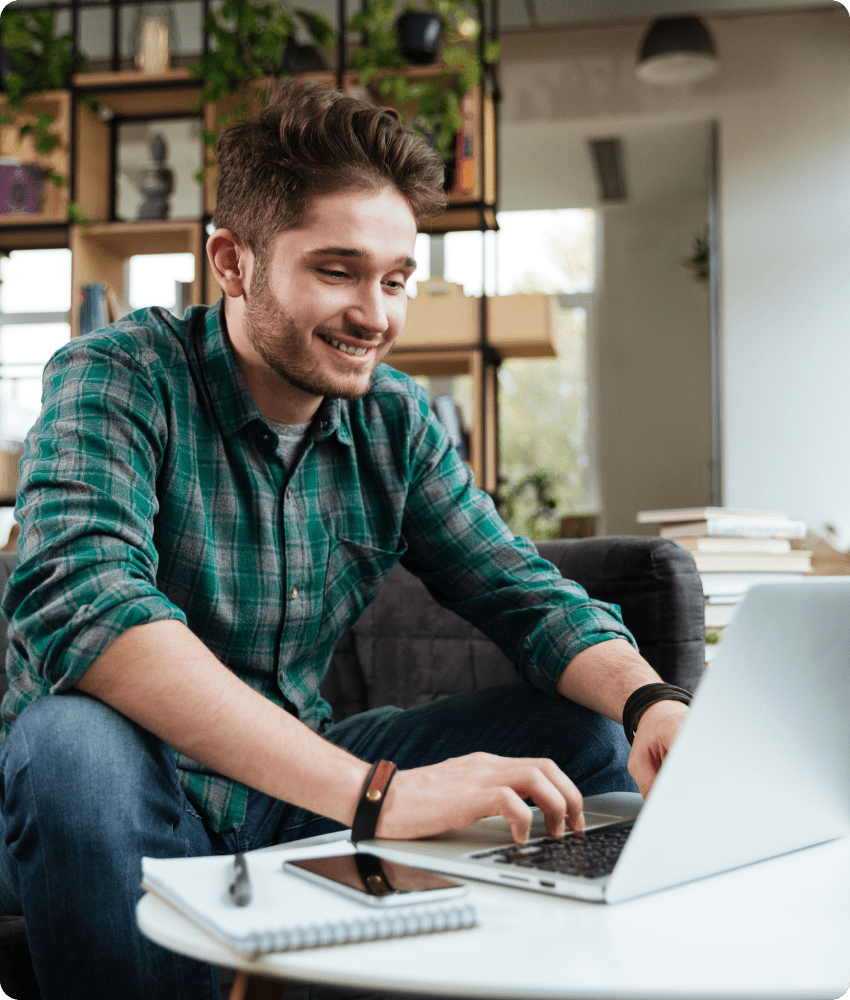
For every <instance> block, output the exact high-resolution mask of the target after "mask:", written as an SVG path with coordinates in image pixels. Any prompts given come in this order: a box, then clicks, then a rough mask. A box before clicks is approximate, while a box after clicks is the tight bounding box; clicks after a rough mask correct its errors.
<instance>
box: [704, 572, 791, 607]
mask: <svg viewBox="0 0 850 1000" xmlns="http://www.w3.org/2000/svg"><path fill="white" fill-rule="evenodd" d="M804 576H805V574H804V573H700V579H701V580H702V590H703V593H704V594H705V597H706V599H707V600H709V601H713V603H715V604H734V603H736V602H738V601H740V600H742V599H743V597H744V594H746V593H747V591H748V590H750V588H751V587H754V586H755V585H756V584H757V583H785V582H786V581H789V580H802V579H803V577H804Z"/></svg>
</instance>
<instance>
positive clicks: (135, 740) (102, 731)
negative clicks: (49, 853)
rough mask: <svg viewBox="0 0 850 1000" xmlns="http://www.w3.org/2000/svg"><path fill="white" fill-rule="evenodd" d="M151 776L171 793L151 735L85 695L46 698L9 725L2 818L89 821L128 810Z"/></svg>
mask: <svg viewBox="0 0 850 1000" xmlns="http://www.w3.org/2000/svg"><path fill="white" fill-rule="evenodd" d="M154 775H156V776H158V778H159V780H160V781H162V780H164V781H165V782H166V783H167V784H171V785H173V786H174V787H175V788H176V785H177V776H176V768H175V764H174V756H173V754H172V752H171V751H170V749H169V748H168V747H166V746H165V745H164V744H163V743H162V742H161V741H160V740H158V739H157V738H156V737H155V736H154V735H153V734H152V733H149V732H147V731H146V730H144V729H142V728H141V727H140V726H137V725H136V724H135V723H133V722H131V721H130V720H129V719H127V718H126V717H125V716H123V715H121V713H120V712H117V711H115V710H114V709H112V708H110V707H109V706H108V705H105V704H104V703H103V702H100V701H97V700H96V699H94V698H90V697H88V696H87V695H83V694H76V693H74V692H71V693H68V694H62V695H48V696H46V697H44V698H40V699H38V700H37V701H34V702H32V703H31V704H29V705H27V707H26V708H25V709H24V710H23V711H22V712H21V714H20V716H19V717H18V718H17V719H16V720H15V723H14V725H13V726H12V729H11V731H10V732H9V735H8V737H7V738H6V744H5V745H4V747H3V754H2V773H0V801H2V805H3V811H4V813H5V814H6V816H7V817H9V816H12V815H14V814H15V812H16V810H20V809H23V810H24V811H26V812H27V813H28V814H29V815H33V814H35V815H40V816H50V815H66V816H68V817H73V821H74V822H80V821H81V820H83V819H88V818H92V819H94V815H95V814H96V813H97V811H98V805H99V804H102V805H103V807H104V808H109V809H112V810H114V809H115V808H116V806H121V805H124V806H125V807H126V806H130V807H132V803H133V802H134V801H138V798H139V795H138V791H139V790H140V789H141V788H143V787H144V786H145V784H146V783H147V782H149V781H150V780H151V778H152V777H153V776H154Z"/></svg>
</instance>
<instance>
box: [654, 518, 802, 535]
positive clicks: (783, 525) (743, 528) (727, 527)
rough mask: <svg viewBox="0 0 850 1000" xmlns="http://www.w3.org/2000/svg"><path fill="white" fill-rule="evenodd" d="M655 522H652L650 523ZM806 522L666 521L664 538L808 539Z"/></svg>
mask: <svg viewBox="0 0 850 1000" xmlns="http://www.w3.org/2000/svg"><path fill="white" fill-rule="evenodd" d="M646 523H652V522H646ZM806 530H807V525H806V522H805V521H799V520H795V519H793V518H789V517H746V516H743V515H741V516H737V517H709V518H704V519H702V520H699V521H679V522H675V521H674V522H671V523H668V524H662V527H661V529H660V532H659V533H660V535H661V537H662V538H673V539H675V540H676V541H678V540H679V539H680V538H694V537H702V538H705V537H709V538H711V537H719V538H779V539H788V538H805V537H806Z"/></svg>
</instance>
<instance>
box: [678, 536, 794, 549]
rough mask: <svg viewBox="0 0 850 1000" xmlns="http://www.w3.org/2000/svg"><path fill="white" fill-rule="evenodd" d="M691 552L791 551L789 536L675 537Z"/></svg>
mask: <svg viewBox="0 0 850 1000" xmlns="http://www.w3.org/2000/svg"><path fill="white" fill-rule="evenodd" d="M673 540H674V541H675V542H676V543H677V544H679V545H681V546H682V547H683V548H686V549H690V550H691V552H790V551H791V542H790V540H789V539H787V538H734V537H733V538H726V537H724V536H714V535H695V536H684V537H682V538H674V539H673Z"/></svg>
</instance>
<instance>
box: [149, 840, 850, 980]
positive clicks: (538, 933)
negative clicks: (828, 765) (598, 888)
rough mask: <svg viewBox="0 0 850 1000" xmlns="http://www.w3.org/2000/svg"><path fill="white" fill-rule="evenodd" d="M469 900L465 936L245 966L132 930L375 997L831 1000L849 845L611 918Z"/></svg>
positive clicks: (586, 910) (524, 900)
mask: <svg viewBox="0 0 850 1000" xmlns="http://www.w3.org/2000/svg"><path fill="white" fill-rule="evenodd" d="M718 836H724V830H723V828H722V827H718ZM292 849H293V845H288V846H285V847H280V848H271V849H270V850H274V851H280V852H281V855H283V854H284V853H287V852H289V851H291V850H292ZM301 853H304V852H303V850H302V851H301ZM281 860H282V858H281ZM470 893H471V900H472V901H473V902H474V903H475V905H476V906H477V908H478V913H479V919H480V925H479V926H478V927H477V928H474V929H473V930H468V931H458V932H452V933H448V934H438V935H426V936H422V937H414V938H406V939H401V940H394V941H380V942H370V943H368V944H360V945H344V946H341V947H331V948H320V949H316V950H313V951H304V952H297V953H289V954H279V955H269V956H266V957H264V958H262V959H258V960H256V961H246V960H243V959H241V958H240V957H238V956H237V955H235V954H233V953H231V952H230V951H229V949H227V948H224V947H223V946H220V945H218V944H217V943H216V942H214V941H213V940H212V939H211V938H209V937H208V936H207V935H206V934H205V933H204V932H203V931H201V930H199V929H197V928H196V927H195V926H194V925H192V924H191V923H189V922H188V921H187V920H186V919H184V918H183V917H181V916H180V915H179V914H178V913H177V912H176V911H174V910H173V909H172V908H171V907H169V906H168V905H167V904H165V903H163V902H161V901H160V900H159V899H157V898H155V897H153V896H151V895H146V896H144V897H143V898H142V899H141V901H140V902H139V905H138V908H137V921H138V925H139V927H140V929H141V930H142V932H143V933H144V934H146V935H147V936H148V937H149V938H151V939H152V940H154V941H156V942H157V943H158V944H161V945H163V946H164V947H166V948H170V949H172V950H174V951H177V952H180V953H182V954H185V955H189V956H192V957H194V958H199V959H202V960H205V961H210V962H214V963H216V964H218V965H229V966H233V967H235V968H238V969H243V970H246V971H248V972H250V973H252V974H255V975H258V976H274V977H283V978H289V979H301V980H307V981H312V982H322V983H329V984H338V985H343V986H362V987H365V988H368V989H375V990H401V991H404V990H407V991H411V992H421V993H432V994H439V995H445V996H465V997H486V998H494V1000H495V998H510V1000H531V998H533V1000H550V998H551V1000H589V998H593V1000H683V998H693V1000H698V998H704V1000H733V998H734V1000H780V998H781V1000H835V998H837V997H842V996H843V995H844V994H845V992H846V991H847V989H848V985H850V838H844V839H842V840H839V841H833V842H832V843H829V844H823V845H820V846H818V847H813V848H809V849H807V850H805V851H798V852H796V853H794V854H790V855H786V856H785V857H782V858H776V859H773V860H771V861H765V862H761V863H760V864H757V865H750V866H748V867H746V868H741V869H738V870H737V871H734V872H729V873H726V874H724V875H718V876H715V877H713V878H710V879H703V880H701V881H699V882H694V883H691V884H690V885H687V886H680V887H678V888H675V889H668V890H666V891H664V892H659V893H655V894H653V895H650V896H645V897H643V898H641V899H637V900H632V901H630V902H626V903H619V904H616V905H613V906H608V905H604V904H594V903H583V902H572V901H569V900H564V899H554V898H551V897H547V896H544V895H540V894H538V893H532V892H527V891H525V890H522V889H512V888H503V887H501V886H490V885H486V884H484V883H470Z"/></svg>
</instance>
